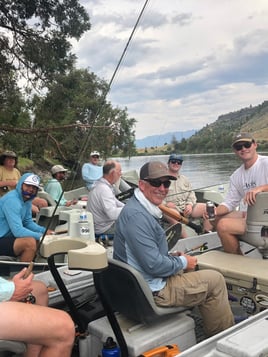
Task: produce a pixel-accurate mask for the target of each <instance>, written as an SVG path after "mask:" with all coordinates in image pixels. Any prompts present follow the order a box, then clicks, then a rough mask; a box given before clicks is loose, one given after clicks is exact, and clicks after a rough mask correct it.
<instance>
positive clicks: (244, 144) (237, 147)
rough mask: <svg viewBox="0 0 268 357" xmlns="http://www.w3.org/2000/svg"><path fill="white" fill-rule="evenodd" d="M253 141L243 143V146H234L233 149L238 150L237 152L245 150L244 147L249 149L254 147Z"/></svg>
mask: <svg viewBox="0 0 268 357" xmlns="http://www.w3.org/2000/svg"><path fill="white" fill-rule="evenodd" d="M252 143H253V142H252V141H251V142H245V143H241V144H234V146H233V148H234V149H235V150H236V151H240V150H242V149H243V147H244V148H245V149H249V148H250V147H251V145H252Z"/></svg>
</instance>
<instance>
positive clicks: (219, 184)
mask: <svg viewBox="0 0 268 357" xmlns="http://www.w3.org/2000/svg"><path fill="white" fill-rule="evenodd" d="M225 184H228V181H226V182H221V183H216V185H215V184H214V185H209V186H203V187H198V188H193V189H191V190H184V191H180V192H177V193H172V194H170V195H167V196H166V197H173V196H177V195H182V194H183V193H190V192H193V191H199V190H205V189H206V188H210V187H214V186H221V185H225Z"/></svg>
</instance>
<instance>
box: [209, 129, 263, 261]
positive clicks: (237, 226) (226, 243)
mask: <svg viewBox="0 0 268 357" xmlns="http://www.w3.org/2000/svg"><path fill="white" fill-rule="evenodd" d="M232 148H233V150H234V152H235V154H236V156H237V157H238V158H239V159H240V160H241V161H242V165H241V166H240V167H239V168H238V169H237V170H235V172H234V173H233V174H232V175H231V177H230V186H229V190H228V193H227V195H226V197H225V199H224V202H222V203H221V204H220V205H219V206H218V207H217V208H216V209H215V215H216V221H215V223H216V228H217V232H218V235H219V237H220V238H221V242H222V245H223V248H224V251H225V252H227V253H233V254H240V255H241V254H242V251H241V249H240V244H239V236H241V235H243V234H244V233H245V231H246V211H247V205H254V204H255V202H256V195H257V194H258V193H259V192H266V191H268V157H267V156H262V155H258V153H257V151H256V149H257V143H256V141H255V139H254V138H253V136H252V135H251V134H250V133H240V134H238V135H236V136H235V138H234V140H233V144H232ZM237 206H240V210H239V211H236V207H237Z"/></svg>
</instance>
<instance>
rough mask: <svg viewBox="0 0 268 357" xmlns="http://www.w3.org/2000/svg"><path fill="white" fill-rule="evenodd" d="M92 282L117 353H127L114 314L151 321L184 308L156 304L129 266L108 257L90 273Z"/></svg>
mask: <svg viewBox="0 0 268 357" xmlns="http://www.w3.org/2000/svg"><path fill="white" fill-rule="evenodd" d="M93 278H94V285H95V288H96V291H97V293H98V295H99V298H100V300H101V302H102V305H103V308H104V310H105V313H106V315H107V318H108V321H109V322H110V325H111V327H112V330H113V332H114V334H115V337H116V340H117V342H118V344H119V347H120V349H121V356H122V357H127V356H129V352H128V347H127V343H126V340H125V337H124V334H123V331H122V329H121V327H120V324H119V322H118V320H117V317H116V313H117V312H119V313H120V314H122V315H124V316H125V317H126V318H128V319H129V320H132V321H135V322H137V323H138V324H144V325H146V324H151V323H155V322H156V321H157V320H160V319H164V318H168V315H171V314H175V313H179V312H183V311H185V310H188V309H187V308H186V307H183V306H182V307H159V306H157V305H156V304H155V302H154V298H153V294H152V291H151V289H150V288H149V285H148V284H147V282H146V281H145V280H144V278H143V276H142V275H141V274H140V273H139V272H138V271H137V270H136V269H134V268H132V267H131V266H130V265H128V264H126V263H123V262H120V261H118V260H114V259H112V258H109V259H108V268H107V269H104V270H102V271H98V272H93Z"/></svg>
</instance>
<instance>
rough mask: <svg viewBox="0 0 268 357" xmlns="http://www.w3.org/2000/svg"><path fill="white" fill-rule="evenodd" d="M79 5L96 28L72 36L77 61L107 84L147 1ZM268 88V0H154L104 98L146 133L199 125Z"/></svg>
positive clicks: (263, 96) (253, 101) (92, 0)
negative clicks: (77, 38) (135, 121)
mask: <svg viewBox="0 0 268 357" xmlns="http://www.w3.org/2000/svg"><path fill="white" fill-rule="evenodd" d="M80 3H81V4H83V5H84V7H85V8H86V10H87V12H88V14H89V16H90V21H91V25H92V27H91V30H90V31H88V32H87V33H86V34H84V35H83V37H82V38H81V39H80V40H79V41H78V42H75V41H73V42H72V43H73V51H74V53H75V54H76V55H77V67H78V68H88V69H89V70H90V71H92V72H94V73H95V74H96V75H97V76H98V77H100V78H102V79H105V80H106V81H107V82H110V80H111V78H112V76H113V74H114V71H115V69H116V66H117V64H118V62H119V59H120V57H121V56H122V54H123V51H124V49H125V46H126V45H127V42H128V40H129V38H130V35H131V33H132V31H133V28H134V25H135V23H136V21H137V19H138V17H139V15H140V13H141V11H142V8H143V6H144V4H145V1H143V0H142V1H140V0H80ZM267 94H268V1H267V0H166V1H163V0H162V1H160V0H149V1H148V3H147V6H146V7H145V10H144V12H143V14H142V17H141V19H140V22H139V24H138V27H137V29H136V31H135V33H134V35H133V37H132V39H131V41H130V43H129V46H128V49H127V51H126V53H125V56H124V58H123V61H122V63H121V65H120V67H119V70H118V72H117V73H116V75H115V78H114V81H113V83H112V86H111V90H110V92H109V95H108V97H107V100H109V101H110V102H111V104H112V105H113V107H119V108H121V109H124V108H127V111H128V114H129V117H131V118H135V119H136V120H137V123H136V127H135V132H136V139H141V138H144V137H146V136H150V135H160V134H164V133H167V132H174V131H187V130H191V129H195V130H200V129H201V128H203V127H204V126H205V125H207V124H210V123H212V122H215V121H216V120H217V119H218V117H219V116H220V115H222V114H227V113H229V112H233V111H236V110H239V109H241V108H244V107H248V106H250V105H253V106H255V105H258V104H261V103H262V102H263V101H264V100H267V99H268V98H267V97H268V95H267Z"/></svg>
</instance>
